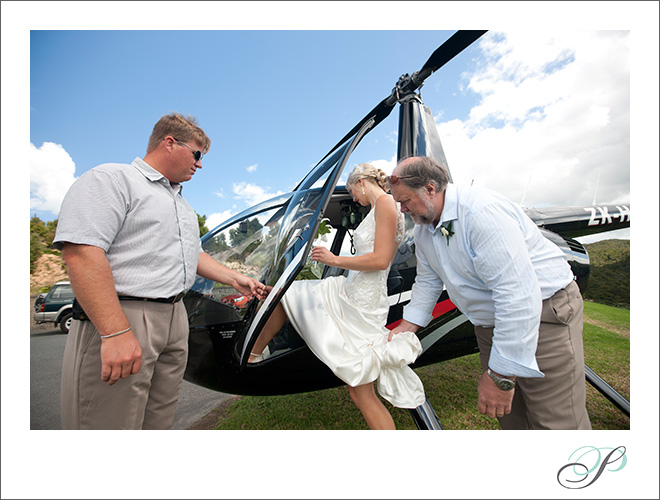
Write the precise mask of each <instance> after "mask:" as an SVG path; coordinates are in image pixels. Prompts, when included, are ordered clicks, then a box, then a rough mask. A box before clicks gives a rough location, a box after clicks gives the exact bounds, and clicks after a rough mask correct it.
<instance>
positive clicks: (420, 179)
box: [397, 156, 450, 192]
mask: <svg viewBox="0 0 660 500" xmlns="http://www.w3.org/2000/svg"><path fill="white" fill-rule="evenodd" d="M403 163H405V165H403V167H402V169H401V171H400V172H399V175H398V176H397V177H398V178H399V179H400V182H403V183H404V184H405V185H406V186H408V187H409V188H411V189H420V188H423V187H424V186H426V185H427V184H433V185H434V186H435V189H436V191H438V192H440V191H444V190H445V188H446V187H447V184H449V179H450V178H449V171H448V170H447V168H446V167H445V166H444V165H443V164H442V163H440V162H439V161H438V160H436V159H435V158H431V157H430V156H413V157H411V158H406V159H405V160H401V162H399V165H402V164H403Z"/></svg>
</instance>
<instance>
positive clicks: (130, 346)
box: [101, 331, 142, 385]
mask: <svg viewBox="0 0 660 500" xmlns="http://www.w3.org/2000/svg"><path fill="white" fill-rule="evenodd" d="M140 368H142V348H141V347H140V342H138V339H137V338H135V335H133V332H132V331H128V332H126V333H122V334H121V335H117V336H116V337H110V338H108V339H101V380H103V381H104V382H107V383H108V385H113V384H114V383H115V382H117V380H119V378H120V377H121V378H126V377H128V376H129V375H132V374H135V373H137V372H139V371H140Z"/></svg>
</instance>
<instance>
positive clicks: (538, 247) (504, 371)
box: [390, 157, 591, 429]
mask: <svg viewBox="0 0 660 500" xmlns="http://www.w3.org/2000/svg"><path fill="white" fill-rule="evenodd" d="M390 185H391V191H392V195H393V197H394V199H395V200H396V201H398V202H399V203H401V211H402V212H404V213H406V212H407V213H409V214H410V215H411V217H412V219H413V220H414V222H415V224H416V227H415V253H416V256H417V276H416V278H415V284H414V285H413V288H412V299H411V301H410V303H409V304H408V306H406V308H405V309H404V312H403V321H402V323H401V324H400V325H399V326H398V327H397V328H395V329H394V330H393V331H392V332H391V334H390V338H391V337H392V335H396V334H397V333H399V332H403V331H413V332H416V331H417V330H418V329H419V328H420V327H424V326H426V325H428V324H429V323H430V321H431V319H432V316H431V312H432V310H433V308H434V306H435V305H436V303H437V301H438V298H439V296H440V294H441V293H442V291H443V288H446V289H447V293H448V294H449V298H450V299H451V300H452V302H453V303H454V304H455V305H456V307H458V309H459V310H460V311H461V312H463V313H464V314H465V315H466V316H467V318H468V319H469V320H470V322H471V323H472V324H473V325H474V328H475V335H476V337H477V342H478V344H479V351H480V357H481V365H482V368H483V370H484V373H483V375H482V377H481V379H480V380H479V385H478V389H479V402H478V405H479V411H480V412H481V413H483V414H486V415H488V416H489V417H491V418H494V417H497V418H498V420H499V422H500V425H501V426H502V428H503V429H591V424H590V422H589V415H588V414H587V410H586V388H585V376H584V353H583V346H582V311H583V304H582V296H581V295H580V290H579V288H578V286H577V284H576V283H575V281H574V279H573V273H572V271H571V268H570V266H569V264H568V262H567V260H566V258H565V256H564V254H563V252H562V251H561V250H560V249H559V248H557V247H556V246H555V245H554V244H552V243H551V242H550V241H548V240H547V239H546V238H545V237H543V235H542V234H541V232H540V231H539V230H538V228H537V227H536V225H535V224H534V223H533V222H532V221H531V219H529V217H527V216H526V215H525V213H524V212H523V211H522V209H521V208H520V207H519V206H518V205H515V204H514V203H512V202H510V201H509V200H508V199H506V198H505V197H503V196H501V195H499V194H498V193H495V192H493V191H489V190H485V189H478V188H473V187H469V186H468V187H461V186H456V185H455V184H452V183H449V174H448V172H447V170H446V168H445V167H444V166H443V165H442V164H440V163H439V162H438V161H436V160H434V159H432V158H427V157H414V158H408V159H405V160H403V161H401V162H400V163H399V164H398V165H397V167H396V168H395V169H394V172H393V173H392V176H391V177H390Z"/></svg>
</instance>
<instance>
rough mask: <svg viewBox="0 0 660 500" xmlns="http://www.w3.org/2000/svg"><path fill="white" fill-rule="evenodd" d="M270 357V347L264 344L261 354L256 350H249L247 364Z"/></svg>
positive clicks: (259, 361)
mask: <svg viewBox="0 0 660 500" xmlns="http://www.w3.org/2000/svg"><path fill="white" fill-rule="evenodd" d="M269 357H270V347H269V346H266V347H265V348H264V350H263V352H262V353H261V354H259V353H256V352H251V353H250V357H249V358H248V364H249V365H251V364H254V363H261V362H262V361H265V360H267V359H268V358H269Z"/></svg>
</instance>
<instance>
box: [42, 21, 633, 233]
mask: <svg viewBox="0 0 660 500" xmlns="http://www.w3.org/2000/svg"><path fill="white" fill-rule="evenodd" d="M453 32H454V31H443V30H373V31H365V30H354V31H348V30H324V31H319V30H301V31H291V30H268V31H263V30H240V31H236V30H232V31H219V30H194V31H164V30H154V31H145V30H139V31H121V30H119V31H118V30H113V31H91V30H82V31H66V30H64V31H63V30H34V31H32V32H31V34H30V144H31V146H30V151H31V155H30V171H31V176H30V213H31V214H32V215H37V216H39V217H40V218H42V219H43V220H52V219H55V218H56V217H57V215H58V212H59V205H60V204H61V199H62V197H63V196H64V194H65V193H66V189H67V188H68V186H69V185H70V184H71V183H72V182H73V181H74V180H75V179H76V178H77V177H79V176H80V175H81V174H82V173H83V172H85V171H86V170H88V169H90V168H92V167H94V166H96V165H98V164H100V163H106V162H117V163H130V162H131V160H133V158H135V157H136V156H143V155H144V152H145V148H146V143H147V140H148V137H149V134H150V132H151V128H152V127H153V124H154V123H155V122H156V121H157V120H158V118H159V117H160V116H162V115H163V114H165V113H167V112H170V111H178V112H181V113H184V114H191V115H194V116H195V117H196V118H197V119H198V121H199V124H200V125H201V126H202V128H204V129H205V131H206V132H207V134H208V135H209V136H210V138H211V140H212V147H211V150H210V152H209V153H208V155H207V156H205V158H204V161H203V166H204V168H203V169H202V170H200V171H198V173H197V174H196V175H195V177H194V178H193V180H191V181H190V182H188V183H187V184H186V185H185V187H184V195H185V197H186V198H187V199H188V201H189V202H190V203H191V204H192V206H193V208H194V209H195V210H196V211H197V213H199V214H202V215H206V216H207V218H208V224H207V225H208V227H209V228H212V227H215V226H216V225H217V224H218V223H220V222H222V221H223V220H224V219H226V218H228V217H229V216H231V215H233V214H236V213H238V212H240V211H242V210H243V209H245V208H247V207H248V206H250V205H252V204H254V203H256V202H258V201H262V200H263V199H266V198H269V197H271V196H273V195H276V194H278V193H282V192H286V191H289V190H290V189H291V188H292V187H293V186H294V185H295V184H296V183H297V182H298V181H299V180H300V179H301V178H302V177H303V176H304V175H305V173H306V172H307V171H308V170H309V169H310V167H311V166H312V165H314V164H315V163H316V162H317V161H318V160H319V159H320V158H321V157H323V156H324V155H325V153H326V152H327V151H328V150H329V148H330V147H332V146H333V145H334V144H335V143H336V142H337V141H338V140H339V139H340V138H341V137H343V135H344V134H345V133H346V132H347V131H348V130H350V129H351V128H352V127H353V126H354V125H355V123H357V122H358V121H359V120H360V119H361V118H362V117H363V116H364V115H365V114H366V113H367V112H368V111H369V110H370V109H372V108H373V107H374V106H375V105H376V104H377V103H378V102H380V100H382V99H383V98H384V97H386V96H387V95H388V94H389V93H390V92H391V90H392V88H393V86H394V84H395V83H396V81H397V79H398V78H399V76H401V75H402V74H404V73H412V72H414V71H415V70H417V69H419V68H421V67H422V65H423V64H424V62H425V61H426V60H427V59H428V57H429V56H430V55H431V54H432V53H433V51H434V50H435V49H436V48H437V47H438V46H440V45H441V44H442V43H443V42H444V41H445V40H446V39H447V38H448V37H449V36H451V34H452V33H453ZM630 43H631V40H630V33H629V31H598V30H593V31H577V30H572V31H571V30H569V31H561V32H542V31H533V32H532V31H518V30H505V31H501V32H497V31H491V32H489V33H488V34H486V35H485V36H484V37H482V38H481V39H480V40H479V41H477V42H476V43H475V44H473V45H472V46H471V47H470V48H469V49H468V50H466V51H464V52H463V53H462V54H460V55H459V56H458V57H456V58H455V59H454V60H452V61H451V62H450V63H449V64H447V65H446V66H445V67H443V68H442V69H441V70H439V71H438V72H436V73H435V74H434V75H432V76H431V77H430V78H429V79H427V82H426V85H425V86H424V87H423V88H422V98H423V99H424V102H425V104H426V105H427V106H429V107H430V108H431V110H432V112H433V114H434V116H435V117H436V122H437V124H438V128H439V131H440V136H441V139H442V141H443V145H444V148H445V152H446V153H447V157H448V161H449V165H450V168H451V169H452V173H453V175H454V179H455V180H456V181H457V182H474V183H475V184H477V185H481V186H483V187H490V188H492V189H495V190H498V191H500V192H502V193H503V194H505V195H507V196H509V197H510V198H511V199H512V200H514V201H517V202H522V201H524V202H525V204H526V205H527V206H548V205H550V206H559V205H570V206H579V205H585V206H587V205H590V204H591V203H592V202H593V200H594V197H596V200H597V201H598V202H601V203H624V202H630V105H629V100H630ZM397 120H398V117H397V113H396V110H395V112H393V113H392V114H391V115H390V117H389V118H388V119H387V120H386V121H385V122H384V123H382V124H381V125H380V126H379V127H377V129H376V130H375V131H374V132H372V133H371V134H370V135H369V136H368V137H367V139H366V141H365V142H364V143H363V144H362V145H361V146H360V147H359V148H358V150H357V152H356V153H355V154H354V156H353V160H354V161H353V162H352V164H354V163H358V162H363V161H367V162H372V163H375V164H378V165H379V166H381V167H382V168H383V169H384V170H386V171H388V170H390V171H391V169H392V168H393V166H394V155H395V151H396V149H395V141H396V135H397ZM349 167H350V165H349ZM626 234H627V233H626Z"/></svg>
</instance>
